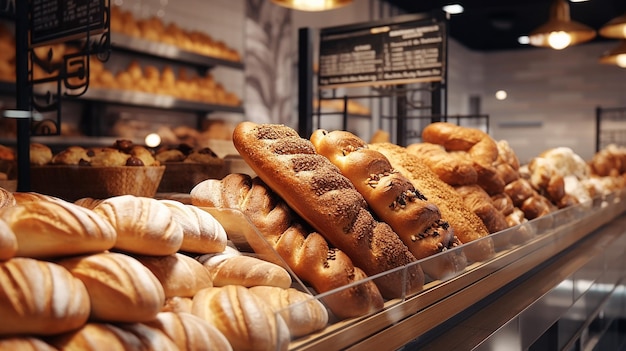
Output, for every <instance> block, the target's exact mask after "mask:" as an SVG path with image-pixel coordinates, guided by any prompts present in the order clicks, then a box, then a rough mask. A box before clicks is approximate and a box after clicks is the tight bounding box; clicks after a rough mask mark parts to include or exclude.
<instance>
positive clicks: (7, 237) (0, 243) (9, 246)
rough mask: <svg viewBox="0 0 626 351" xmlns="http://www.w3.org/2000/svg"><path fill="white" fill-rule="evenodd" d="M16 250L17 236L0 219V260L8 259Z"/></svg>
mask: <svg viewBox="0 0 626 351" xmlns="http://www.w3.org/2000/svg"><path fill="white" fill-rule="evenodd" d="M16 252H17V238H16V237H15V233H13V230H11V228H10V227H9V226H8V225H7V224H6V223H5V222H4V221H3V220H0V261H5V260H8V259H9V258H11V257H13V256H15V253H16Z"/></svg>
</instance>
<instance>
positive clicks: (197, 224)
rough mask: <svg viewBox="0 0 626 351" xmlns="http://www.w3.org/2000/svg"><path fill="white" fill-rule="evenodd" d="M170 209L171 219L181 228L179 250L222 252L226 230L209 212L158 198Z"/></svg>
mask: <svg viewBox="0 0 626 351" xmlns="http://www.w3.org/2000/svg"><path fill="white" fill-rule="evenodd" d="M159 201H161V203H163V204H165V205H167V206H168V207H169V209H170V210H171V211H172V216H173V219H174V220H175V221H176V222H178V224H179V225H180V226H181V228H182V229H183V242H182V244H181V246H180V250H181V251H186V252H192V253H199V254H205V253H214V252H222V251H224V249H225V248H226V240H227V237H226V231H225V230H224V227H222V225H221V224H220V222H218V221H217V220H216V219H215V218H214V217H213V216H212V215H211V214H210V213H208V212H206V211H204V210H201V209H199V208H198V207H196V206H193V205H186V204H183V203H182V202H180V201H175V200H159Z"/></svg>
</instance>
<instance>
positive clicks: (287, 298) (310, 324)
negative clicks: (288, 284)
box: [249, 286, 328, 337]
mask: <svg viewBox="0 0 626 351" xmlns="http://www.w3.org/2000/svg"><path fill="white" fill-rule="evenodd" d="M249 290H250V292H252V293H253V294H255V295H256V296H258V297H260V298H261V299H262V300H263V301H265V302H266V303H267V304H269V305H270V307H271V308H272V310H274V312H277V313H279V314H280V315H281V317H283V319H284V320H285V323H287V326H289V331H290V332H291V336H292V337H300V336H304V335H308V334H311V333H313V332H316V331H318V330H321V329H324V328H325V327H326V324H327V323H328V311H327V310H326V307H324V305H323V304H322V303H321V302H320V301H319V300H317V299H315V298H314V297H313V296H311V294H307V293H305V292H302V291H300V290H296V289H294V288H289V289H282V288H277V287H274V286H254V287H251V288H250V289H249Z"/></svg>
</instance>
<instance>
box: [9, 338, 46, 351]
mask: <svg viewBox="0 0 626 351" xmlns="http://www.w3.org/2000/svg"><path fill="white" fill-rule="evenodd" d="M0 350H19V351H57V348H56V347H54V346H52V345H50V344H48V343H46V342H45V341H43V340H41V339H37V338H35V337H32V336H13V337H8V338H3V339H0Z"/></svg>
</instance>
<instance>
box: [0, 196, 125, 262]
mask: <svg viewBox="0 0 626 351" xmlns="http://www.w3.org/2000/svg"><path fill="white" fill-rule="evenodd" d="M0 218H2V219H3V220H4V221H5V223H6V224H7V225H8V226H9V228H11V229H12V230H13V232H14V233H15V236H16V238H17V253H16V254H17V255H18V256H26V257H32V258H47V257H61V256H66V255H80V254H86V253H92V252H99V251H104V250H108V249H110V248H112V247H113V245H114V243H115V240H116V237H117V234H116V232H115V230H114V229H113V227H112V226H111V225H110V224H109V223H108V222H107V221H105V220H104V219H102V218H101V217H100V216H98V215H97V214H96V213H94V212H93V211H91V210H88V209H85V208H83V207H80V206H78V205H74V204H72V203H69V202H65V201H62V200H59V201H30V202H25V203H22V204H19V205H15V206H12V207H6V208H3V209H1V210H0Z"/></svg>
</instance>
